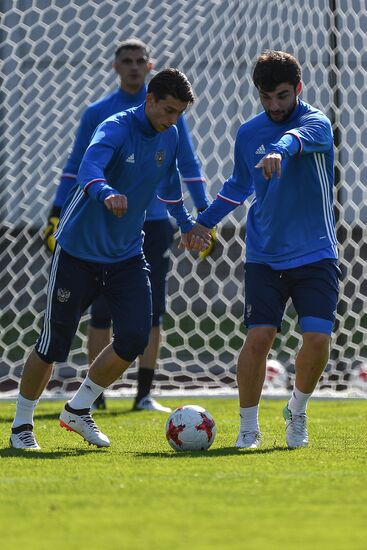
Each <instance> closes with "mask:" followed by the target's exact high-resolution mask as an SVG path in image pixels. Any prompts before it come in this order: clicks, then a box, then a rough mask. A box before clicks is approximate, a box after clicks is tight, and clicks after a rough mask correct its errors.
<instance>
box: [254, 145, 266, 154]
mask: <svg viewBox="0 0 367 550" xmlns="http://www.w3.org/2000/svg"><path fill="white" fill-rule="evenodd" d="M255 155H265V147H264V146H263V145H260V147H258V148H257V149H256V151H255Z"/></svg>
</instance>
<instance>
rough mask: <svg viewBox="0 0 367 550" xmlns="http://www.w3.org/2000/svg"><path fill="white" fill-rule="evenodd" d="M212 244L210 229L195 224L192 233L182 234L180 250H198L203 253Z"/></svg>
mask: <svg viewBox="0 0 367 550" xmlns="http://www.w3.org/2000/svg"><path fill="white" fill-rule="evenodd" d="M210 243H211V234H210V229H209V228H208V227H205V226H204V225H200V223H197V222H196V223H195V225H194V226H193V228H192V229H191V231H188V233H182V234H181V241H180V244H179V245H178V246H179V248H187V250H197V251H199V252H202V251H203V250H205V249H206V248H208V246H209V245H210Z"/></svg>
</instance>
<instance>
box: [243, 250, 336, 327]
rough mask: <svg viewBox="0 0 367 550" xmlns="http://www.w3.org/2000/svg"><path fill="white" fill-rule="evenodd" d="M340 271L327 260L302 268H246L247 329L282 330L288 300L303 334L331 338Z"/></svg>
mask: <svg viewBox="0 0 367 550" xmlns="http://www.w3.org/2000/svg"><path fill="white" fill-rule="evenodd" d="M339 274H340V269H339V267H338V265H337V262H336V260H332V259H325V260H320V261H319V262H315V263H312V264H307V265H303V266H300V267H296V268H292V269H285V270H279V271H278V270H275V269H272V268H271V267H270V266H268V265H265V264H255V263H247V264H245V312H244V319H245V325H246V327H248V328H251V327H254V326H259V325H260V326H261V325H265V326H269V325H270V326H274V327H277V329H278V330H280V327H281V323H282V319H283V315H284V310H285V307H286V305H287V302H288V300H289V299H291V300H292V303H293V306H294V308H295V310H296V312H297V315H298V322H299V325H300V328H301V330H302V331H303V332H321V333H325V334H331V332H332V329H333V326H334V322H335V315H336V306H337V301H338V294H339Z"/></svg>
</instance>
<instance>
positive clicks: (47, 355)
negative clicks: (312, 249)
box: [10, 69, 210, 449]
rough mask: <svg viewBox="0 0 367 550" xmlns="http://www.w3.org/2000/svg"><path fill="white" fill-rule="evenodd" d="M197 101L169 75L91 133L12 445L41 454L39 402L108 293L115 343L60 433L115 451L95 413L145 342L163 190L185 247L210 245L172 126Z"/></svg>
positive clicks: (64, 415) (67, 412)
mask: <svg viewBox="0 0 367 550" xmlns="http://www.w3.org/2000/svg"><path fill="white" fill-rule="evenodd" d="M193 101H194V96H193V92H192V88H191V85H190V82H189V81H188V80H187V78H186V77H185V75H184V74H183V73H181V72H180V71H178V70H177V69H166V70H164V71H161V72H160V73H158V74H157V75H156V76H155V77H154V78H153V79H152V80H151V81H150V83H149V86H148V93H147V96H146V101H145V103H143V104H142V105H140V106H139V107H136V108H132V109H129V110H126V111H123V112H121V113H118V114H116V115H113V116H111V117H110V118H108V119H107V120H106V121H105V122H103V123H102V124H100V125H99V126H98V128H97V131H96V132H95V133H94V136H93V138H92V141H91V143H90V144H89V146H88V148H87V151H86V152H85V155H84V157H83V160H82V163H81V165H80V169H79V172H78V178H77V184H76V185H75V187H74V190H73V192H72V193H69V197H68V199H67V201H66V203H65V205H64V207H63V212H62V217H61V219H60V224H59V227H58V230H57V232H56V240H57V245H56V248H55V252H54V254H53V257H52V263H51V269H50V277H49V285H48V291H47V306H46V311H45V316H44V322H43V327H42V331H41V334H40V336H39V338H38V340H37V342H36V345H35V349H34V350H33V351H32V352H31V354H30V356H29V357H28V359H27V361H26V364H25V367H24V370H23V374H22V379H21V384H20V393H19V396H18V400H17V409H16V415H15V418H14V421H13V425H12V433H11V437H10V444H11V446H13V447H15V448H20V449H38V448H39V445H38V444H37V442H36V440H35V438H34V434H33V412H34V409H35V407H36V405H37V402H38V399H39V397H40V395H41V394H42V392H43V390H44V388H45V387H46V385H47V383H48V381H49V379H50V376H51V373H52V366H53V363H54V362H55V361H65V360H66V359H67V356H68V353H69V350H70V346H71V343H72V340H73V337H74V334H75V332H76V329H77V327H78V324H79V321H80V316H81V315H82V314H83V312H84V311H85V310H86V308H87V307H88V306H89V305H90V304H91V303H92V302H93V300H94V299H95V298H96V297H97V296H99V295H101V294H103V295H104V296H105V298H106V300H107V302H108V307H109V310H110V311H111V315H112V321H113V329H114V338H113V342H112V343H110V344H109V345H108V346H107V347H106V348H105V349H104V350H103V351H102V352H101V353H100V354H99V355H98V357H97V358H96V359H95V360H94V361H93V363H92V365H91V367H90V370H89V374H88V376H87V377H86V378H85V380H84V381H83V383H82V385H81V386H80V388H79V389H78V391H77V392H76V394H75V395H74V397H73V398H72V399H71V401H70V402H69V403H67V404H66V405H65V408H64V409H63V411H62V412H61V415H60V424H61V426H63V427H66V428H67V429H68V430H70V431H74V432H77V433H79V434H80V435H82V437H84V439H86V441H88V442H89V443H91V444H94V445H97V446H98V447H108V446H109V445H110V442H109V440H108V437H107V436H106V435H104V434H103V433H102V432H101V431H100V430H99V428H98V427H97V426H96V424H95V422H94V420H93V418H92V416H91V414H90V407H91V405H92V404H93V402H94V401H95V400H96V399H97V397H98V396H99V395H100V394H101V393H102V391H103V390H104V389H105V388H106V387H108V386H109V385H110V384H112V383H113V382H114V381H115V380H116V379H117V378H119V377H120V376H121V375H122V374H123V372H124V371H125V370H126V369H127V368H128V367H129V365H130V364H131V363H132V362H133V361H135V359H136V357H137V356H138V355H139V354H141V353H142V352H143V351H144V349H145V347H146V345H147V343H148V337H149V332H150V328H151V322H152V302H151V287H150V282H149V278H148V271H149V270H148V266H147V264H146V261H145V258H144V255H143V252H142V246H143V224H144V219H145V211H146V208H147V206H148V204H149V203H150V201H151V200H152V197H153V195H154V193H156V192H157V190H158V188H159V193H160V200H162V201H163V202H165V203H166V204H167V208H168V209H169V212H170V213H171V215H172V216H174V217H175V218H176V222H177V224H178V226H179V227H180V229H181V232H182V243H183V244H184V245H185V244H187V240H190V243H191V241H192V240H193V241H194V243H193V246H194V249H196V250H204V249H205V248H206V247H207V246H208V245H209V244H210V234H209V231H208V230H207V229H204V230H202V228H201V227H200V226H195V225H194V223H193V220H192V218H191V216H190V215H189V214H188V212H187V210H186V209H185V207H184V205H183V201H182V195H181V182H180V178H179V174H178V171H177V150H178V132H177V128H176V127H175V126H174V125H175V123H176V122H177V118H178V117H179V116H180V115H181V114H182V112H183V111H184V110H185V109H186V107H187V106H188V105H189V104H191V103H193ZM131 158H134V163H131V162H130V159H131ZM160 182H161V183H160Z"/></svg>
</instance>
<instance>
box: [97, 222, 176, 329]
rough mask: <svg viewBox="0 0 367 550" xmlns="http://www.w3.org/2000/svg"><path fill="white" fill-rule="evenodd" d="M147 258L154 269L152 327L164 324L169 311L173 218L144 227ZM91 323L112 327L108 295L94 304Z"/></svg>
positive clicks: (99, 326) (149, 223) (152, 281)
mask: <svg viewBox="0 0 367 550" xmlns="http://www.w3.org/2000/svg"><path fill="white" fill-rule="evenodd" d="M144 232H145V238H144V247H143V250H144V255H145V258H146V260H147V262H148V264H149V266H150V275H149V279H150V284H151V287H152V307H153V319H152V325H153V326H158V325H160V324H161V318H162V315H163V314H164V313H165V311H166V293H167V273H168V268H169V250H170V248H171V246H172V242H173V228H172V225H171V222H170V221H169V219H168V218H167V219H164V220H155V221H146V222H145V224H144ZM90 324H91V326H92V327H94V328H100V329H105V328H109V327H110V326H111V314H110V312H109V309H108V305H107V303H106V300H105V298H104V296H99V297H98V298H97V299H96V300H95V301H94V302H93V304H92V307H91V319H90Z"/></svg>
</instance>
